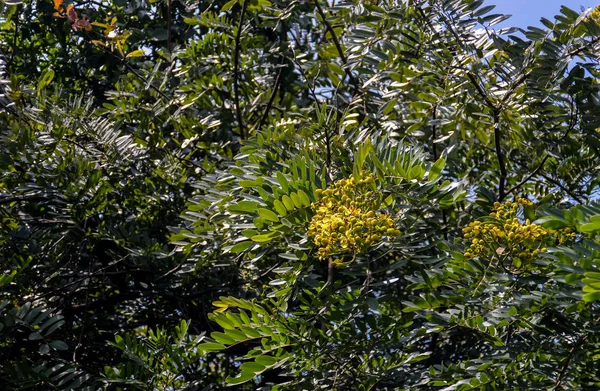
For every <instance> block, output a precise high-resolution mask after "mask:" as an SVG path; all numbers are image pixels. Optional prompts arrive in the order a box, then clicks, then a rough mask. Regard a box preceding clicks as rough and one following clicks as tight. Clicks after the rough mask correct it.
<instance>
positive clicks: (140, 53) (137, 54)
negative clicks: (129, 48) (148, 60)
mask: <svg viewBox="0 0 600 391" xmlns="http://www.w3.org/2000/svg"><path fill="white" fill-rule="evenodd" d="M143 55H144V50H142V49H138V50H134V51H133V52H131V53H129V54H127V56H126V57H125V58H126V59H129V58H132V57H142V56H143Z"/></svg>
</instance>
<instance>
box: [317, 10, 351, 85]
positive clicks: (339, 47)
mask: <svg viewBox="0 0 600 391" xmlns="http://www.w3.org/2000/svg"><path fill="white" fill-rule="evenodd" d="M315 6H316V7H317V11H318V12H319V15H321V18H322V19H323V23H325V27H326V28H327V30H329V33H330V34H331V39H333V44H334V45H335V48H336V49H337V51H338V54H339V55H340V58H341V59H342V63H343V64H344V72H346V75H348V78H349V79H350V82H351V83H352V85H353V86H354V88H355V89H356V90H357V91H358V90H360V84H359V83H358V80H356V78H355V77H354V75H353V74H352V72H351V71H350V68H349V67H348V59H347V58H346V55H345V54H344V50H343V49H342V45H340V40H339V39H338V37H337V34H336V33H335V30H334V29H333V27H332V26H331V23H329V21H328V20H327V16H326V15H325V12H324V11H323V8H322V7H321V4H320V3H319V0H315Z"/></svg>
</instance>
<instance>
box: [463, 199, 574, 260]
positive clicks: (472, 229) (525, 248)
mask: <svg viewBox="0 0 600 391" xmlns="http://www.w3.org/2000/svg"><path fill="white" fill-rule="evenodd" d="M531 205H533V203H532V202H531V201H529V200H527V199H525V198H519V197H517V199H516V200H515V202H505V203H502V204H501V203H499V202H496V203H495V204H494V211H493V212H492V213H490V217H491V218H492V219H486V220H485V221H483V222H482V221H474V222H472V223H470V224H469V225H468V226H467V227H466V228H464V229H463V232H464V237H465V239H470V240H471V244H470V245H469V247H468V248H467V249H466V251H465V254H464V255H465V257H467V258H469V259H470V258H475V257H490V258H491V257H493V256H495V255H497V256H499V257H501V258H502V259H506V260H510V261H512V265H513V267H516V268H519V267H521V266H522V265H528V264H530V263H531V262H532V261H533V260H534V259H535V258H536V257H537V256H538V255H539V253H540V252H544V251H546V248H545V247H544V245H545V244H546V243H549V242H551V243H554V244H560V243H563V242H564V241H565V240H567V239H569V238H572V237H574V236H575V234H574V233H572V231H571V230H570V229H568V228H567V229H564V230H554V229H549V228H544V227H542V226H541V225H538V224H532V223H531V222H530V221H529V219H526V220H525V222H522V221H521V220H520V219H519V218H518V217H517V214H518V213H519V211H520V209H521V207H524V206H531Z"/></svg>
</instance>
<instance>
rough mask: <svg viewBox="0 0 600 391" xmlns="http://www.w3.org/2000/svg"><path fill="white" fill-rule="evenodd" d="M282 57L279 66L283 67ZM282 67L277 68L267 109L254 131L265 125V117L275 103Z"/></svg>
mask: <svg viewBox="0 0 600 391" xmlns="http://www.w3.org/2000/svg"><path fill="white" fill-rule="evenodd" d="M283 61H284V60H283V57H282V58H281V62H280V65H283ZM283 69H284V68H283V66H281V67H280V68H279V72H277V77H276V78H275V83H273V89H272V90H271V96H270V97H269V103H267V107H265V111H264V112H263V115H262V117H260V121H259V122H258V126H257V127H256V129H257V130H258V129H260V128H262V127H263V125H264V124H265V121H266V120H267V116H268V115H269V111H271V107H272V106H273V102H274V101H275V96H276V95H277V87H278V86H279V83H280V81H281V75H283Z"/></svg>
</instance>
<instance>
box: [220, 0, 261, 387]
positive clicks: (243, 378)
mask: <svg viewBox="0 0 600 391" xmlns="http://www.w3.org/2000/svg"><path fill="white" fill-rule="evenodd" d="M246 1H248V0H246ZM254 376H255V375H254V373H252V372H245V373H242V374H241V375H240V376H238V377H227V379H225V381H226V382H227V383H229V384H234V385H235V384H242V383H245V382H247V381H249V380H252V379H254Z"/></svg>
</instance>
